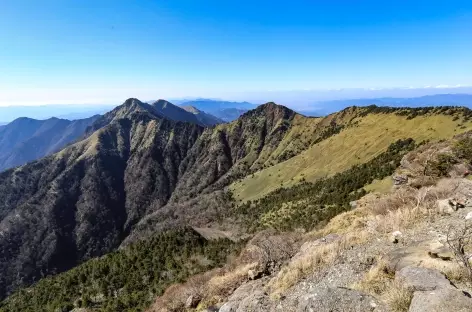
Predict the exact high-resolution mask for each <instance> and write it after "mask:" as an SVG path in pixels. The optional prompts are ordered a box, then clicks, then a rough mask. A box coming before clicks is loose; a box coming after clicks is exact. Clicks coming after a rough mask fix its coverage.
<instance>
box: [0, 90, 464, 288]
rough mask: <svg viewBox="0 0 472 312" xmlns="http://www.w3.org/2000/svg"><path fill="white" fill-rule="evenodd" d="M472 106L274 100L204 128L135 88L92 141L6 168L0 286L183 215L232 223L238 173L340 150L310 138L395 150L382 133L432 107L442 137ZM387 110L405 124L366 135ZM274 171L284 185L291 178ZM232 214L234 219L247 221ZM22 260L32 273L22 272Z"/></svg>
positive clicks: (182, 219)
mask: <svg viewBox="0 0 472 312" xmlns="http://www.w3.org/2000/svg"><path fill="white" fill-rule="evenodd" d="M469 114H470V111H466V110H464V109H456V108H437V109H427V110H426V109H425V110H424V111H422V110H418V109H417V110H405V109H403V110H402V109H390V108H378V107H368V108H355V107H351V108H347V109H345V110H343V111H341V112H338V113H335V114H332V115H330V116H327V117H324V118H310V117H305V116H302V115H300V114H298V113H296V112H294V111H292V110H290V109H288V108H286V107H284V106H281V105H277V104H275V103H267V104H264V105H261V106H259V107H258V108H256V109H254V110H251V111H248V112H247V113H245V114H243V115H242V116H241V117H240V118H239V119H237V120H235V121H233V122H231V123H227V124H219V125H216V126H215V127H212V128H208V127H207V128H205V127H202V126H200V125H198V124H194V123H187V122H181V121H173V120H170V119H168V118H164V117H163V115H162V114H161V113H159V112H158V110H156V109H155V108H154V107H153V106H152V105H149V104H146V103H143V102H141V101H139V100H137V99H128V100H126V101H125V102H124V104H123V105H121V106H118V107H117V108H115V109H114V110H112V111H111V112H109V113H107V114H105V115H104V116H102V117H101V118H99V119H98V120H97V121H96V122H95V123H94V124H93V125H92V126H90V127H89V129H88V130H87V131H86V135H85V136H84V138H83V139H82V140H81V141H79V142H77V143H75V144H72V145H70V146H68V147H66V148H65V149H63V150H61V151H60V152H58V153H56V154H53V155H50V156H48V157H45V158H43V159H40V160H38V161H35V162H32V163H29V164H27V165H25V166H22V167H19V168H16V169H10V170H7V171H5V172H3V173H1V174H0V231H1V232H2V235H1V236H0V246H2V249H1V251H0V253H1V254H0V256H1V257H0V259H4V260H3V261H2V262H1V263H0V269H1V270H2V271H3V272H5V274H4V278H3V280H2V281H1V285H0V286H1V288H0V293H1V295H2V296H5V295H6V294H9V293H10V292H11V291H13V290H15V289H17V288H18V287H21V286H26V285H29V284H30V283H31V282H32V281H33V280H34V279H35V278H36V279H37V278H40V277H41V276H43V275H45V274H56V273H59V272H62V271H65V270H68V269H70V268H72V267H74V266H75V265H77V264H80V263H82V262H84V261H86V260H88V259H90V258H93V257H98V256H101V255H103V254H107V253H109V252H111V251H114V250H116V249H117V248H119V247H120V246H121V247H123V246H125V245H128V244H132V243H133V242H136V241H140V240H142V239H145V238H147V237H150V235H153V234H155V233H159V232H163V231H165V230H169V229H173V228H177V227H178V226H182V225H190V226H196V227H206V226H210V225H216V224H220V223H221V224H223V226H224V222H225V220H226V222H229V220H233V221H234V219H228V218H237V217H238V216H237V215H235V214H234V206H235V205H239V202H238V201H239V200H240V199H238V198H237V192H236V191H235V190H234V189H233V186H234V185H235V184H234V183H241V181H246V179H255V180H254V181H257V182H258V183H257V184H262V185H263V183H260V182H259V180H257V179H259V176H260V175H261V173H264V172H267V170H272V171H270V172H271V174H272V175H273V176H274V177H276V176H277V175H278V174H279V173H278V169H281V168H284V170H285V169H286V170H289V171H291V172H292V171H293V172H294V173H295V174H297V173H298V169H296V168H303V166H300V164H298V163H297V162H296V161H298V160H299V159H300V157H302V158H303V157H304V158H305V160H304V161H305V163H311V164H312V165H316V163H318V164H319V166H320V167H322V166H323V161H325V160H326V159H334V160H336V159H337V158H336V157H334V156H335V155H328V158H327V157H326V156H323V157H320V155H319V154H314V155H312V154H311V150H312V149H315V150H316V149H318V150H319V149H324V148H326V147H327V146H329V144H333V146H335V145H336V144H346V143H345V142H346V141H343V138H345V136H346V135H347V134H351V135H354V136H353V137H355V138H359V140H358V142H360V143H357V144H358V145H359V146H360V147H362V148H363V149H364V150H366V154H365V157H364V158H362V159H360V160H356V162H362V161H364V160H365V159H370V158H371V157H373V156H375V155H376V154H378V153H380V152H382V151H383V150H385V149H386V148H387V147H385V148H384V145H382V144H384V143H385V144H386V146H388V144H391V143H393V142H394V141H395V140H396V136H399V137H403V136H404V133H406V134H409V133H410V132H412V130H411V129H412V128H411V125H410V124H413V122H414V121H411V120H413V119H415V118H418V120H420V119H421V118H423V119H425V121H424V126H423V127H430V128H431V127H436V129H437V130H438V131H436V130H434V129H433V130H434V131H432V132H427V133H431V134H430V138H432V139H435V138H442V137H447V136H450V135H451V131H449V132H444V133H443V134H442V136H441V135H439V134H438V133H439V130H441V131H442V130H443V128H441V127H452V125H454V127H457V129H459V130H460V131H466V130H467V129H470V128H472V123H471V121H470V120H465V119H466V117H467V118H468V116H469ZM435 116H439V117H435ZM456 117H457V119H455V118H456ZM409 118H410V119H409ZM427 118H431V119H430V121H429V119H427ZM435 118H436V119H435ZM454 119H455V120H454ZM364 120H365V121H364ZM387 120H392V121H394V124H397V128H395V129H394V130H395V131H397V130H398V129H401V127H402V126H404V127H405V131H404V132H399V133H398V134H397V135H396V136H392V137H390V136H389V135H385V136H383V137H382V140H379V139H377V141H381V142H382V144H381V145H372V147H371V148H370V149H369V148H365V147H363V145H362V144H363V142H364V141H362V140H363V137H366V136H365V131H366V129H370V128H369V126H370V127H371V128H372V124H375V123H376V122H379V121H380V122H381V124H382V125H387V124H388V123H386V121H387ZM421 120H422V119H421ZM428 121H429V122H428ZM363 122H365V123H366V124H365V125H364V124H363ZM459 124H463V126H464V128H463V129H462V128H460V127H459V126H458V125H459ZM366 127H367V128H366ZM392 129H393V128H392ZM420 129H423V128H420ZM375 130H376V131H377V135H382V133H379V129H377V128H376V129H375ZM412 133H413V132H412ZM354 141H355V140H354ZM346 146H347V145H346ZM346 153H347V155H349V156H348V158H349V159H351V158H352V157H353V156H355V153H352V151H351V150H349V149H348V150H347V151H346ZM289 164H292V165H293V166H289ZM294 166H297V167H294ZM344 166H345V167H343V166H341V167H340V168H341V169H342V168H349V167H350V164H349V163H346V164H344ZM341 169H340V170H341ZM274 170H275V171H274ZM315 178H316V177H315ZM265 181H266V182H265V183H271V186H272V187H274V190H275V189H277V188H280V187H282V186H284V185H281V184H280V183H279V182H277V181H276V182H274V181H272V179H271V178H268V179H266V180H265ZM296 182H297V181H293V183H296ZM299 182H302V181H299ZM231 185H232V186H231ZM228 186H229V190H231V192H232V193H233V194H234V195H231V194H230V193H231V192H229V193H228V192H227V190H228V189H227V187H228ZM253 188H254V189H257V188H255V187H253ZM232 198H234V199H236V200H235V201H234V200H232ZM230 224H231V227H232V229H233V230H236V229H237V227H241V229H244V226H245V225H244V224H238V223H237V222H230ZM33 225H34V226H33ZM19 271H21V272H24V274H23V275H21V276H18V275H17V273H18V272H19Z"/></svg>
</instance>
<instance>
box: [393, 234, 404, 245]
mask: <svg viewBox="0 0 472 312" xmlns="http://www.w3.org/2000/svg"><path fill="white" fill-rule="evenodd" d="M402 235H403V234H402V232H400V231H395V232H393V233H392V235H390V241H391V242H392V243H393V244H397V243H398V242H399V241H400V239H401V237H402Z"/></svg>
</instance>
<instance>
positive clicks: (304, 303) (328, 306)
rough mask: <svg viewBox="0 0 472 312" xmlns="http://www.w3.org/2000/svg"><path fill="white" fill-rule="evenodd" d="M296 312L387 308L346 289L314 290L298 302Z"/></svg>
mask: <svg viewBox="0 0 472 312" xmlns="http://www.w3.org/2000/svg"><path fill="white" fill-rule="evenodd" d="M296 311H298V312H359V311H362V312H369V311H370V312H381V311H387V308H386V307H385V306H384V305H383V304H382V303H381V302H380V301H378V300H377V299H375V298H374V297H372V296H370V295H368V294H365V293H362V292H359V291H357V290H352V289H347V288H322V289H315V290H314V291H313V292H312V293H310V294H308V295H306V296H304V297H303V298H301V300H300V301H299V304H298V307H297V310H296Z"/></svg>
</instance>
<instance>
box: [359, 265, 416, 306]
mask: <svg viewBox="0 0 472 312" xmlns="http://www.w3.org/2000/svg"><path fill="white" fill-rule="evenodd" d="M352 288H354V289H357V290H360V291H363V292H366V293H368V294H370V295H373V296H375V297H377V298H380V299H381V300H382V301H384V302H385V303H386V304H387V305H388V306H389V308H390V309H391V311H393V312H404V311H408V308H409V306H410V302H411V298H412V292H411V291H410V290H408V289H406V288H404V287H403V286H401V285H400V284H398V283H397V282H395V280H394V276H393V275H391V274H389V273H388V271H387V264H386V262H385V261H383V260H380V261H379V262H378V263H377V265H376V266H374V267H372V268H371V269H370V270H369V271H367V273H366V274H365V275H364V277H363V278H362V280H360V281H359V282H357V283H355V284H353V285H352Z"/></svg>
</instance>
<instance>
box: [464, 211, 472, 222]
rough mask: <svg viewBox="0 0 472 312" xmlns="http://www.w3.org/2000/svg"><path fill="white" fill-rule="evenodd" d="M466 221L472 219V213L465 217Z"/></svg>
mask: <svg viewBox="0 0 472 312" xmlns="http://www.w3.org/2000/svg"><path fill="white" fill-rule="evenodd" d="M465 219H466V220H470V219H472V211H471V212H469V213H468V214H467V215H466V216H465Z"/></svg>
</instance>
